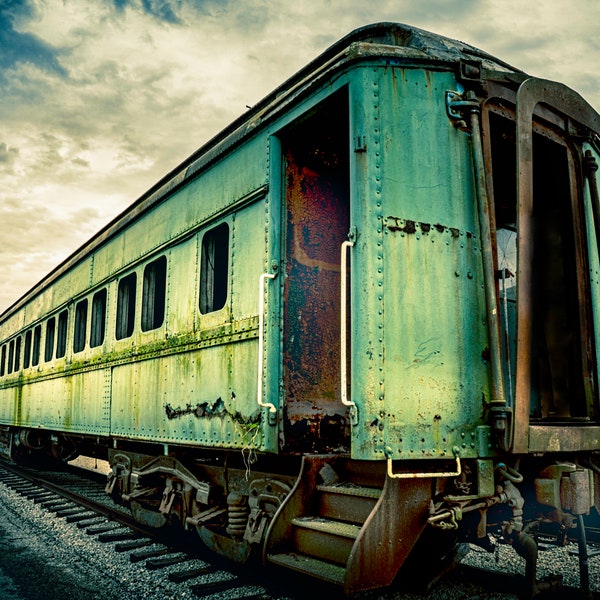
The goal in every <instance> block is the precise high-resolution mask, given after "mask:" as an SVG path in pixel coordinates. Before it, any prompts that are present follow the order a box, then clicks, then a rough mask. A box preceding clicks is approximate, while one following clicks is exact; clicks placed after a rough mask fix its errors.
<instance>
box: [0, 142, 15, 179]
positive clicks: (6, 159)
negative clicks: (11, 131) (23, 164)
mask: <svg viewBox="0 0 600 600" xmlns="http://www.w3.org/2000/svg"><path fill="white" fill-rule="evenodd" d="M18 156H19V151H18V150H17V148H9V147H8V146H7V145H6V144H4V143H0V172H5V173H13V172H14V163H15V161H16V159H17V158H18Z"/></svg>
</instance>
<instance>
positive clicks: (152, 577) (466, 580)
mask: <svg viewBox="0 0 600 600" xmlns="http://www.w3.org/2000/svg"><path fill="white" fill-rule="evenodd" d="M104 483H105V477H104V475H100V474H98V473H94V472H90V471H82V470H78V469H74V468H67V469H64V470H60V471H38V470H34V469H23V468H21V467H16V466H14V465H10V464H6V463H3V462H0V488H1V487H2V486H4V487H6V488H7V489H9V490H10V491H11V493H12V494H13V497H14V496H15V495H18V496H17V497H16V498H15V500H14V503H15V504H19V505H21V507H23V506H25V505H26V504H29V505H33V506H35V507H36V509H37V510H38V511H44V512H45V513H46V514H47V515H49V516H51V518H52V519H55V520H56V521H57V523H59V528H60V529H61V530H66V529H67V528H71V529H72V530H73V531H75V532H77V533H78V535H79V536H81V537H82V538H87V539H88V540H90V541H92V543H93V544H95V546H92V547H93V548H94V547H95V548H98V549H99V550H97V551H94V550H92V553H93V552H97V553H98V554H101V553H103V552H108V553H109V554H110V553H112V555H115V554H116V555H119V557H121V558H120V560H121V562H120V564H121V565H122V564H123V562H124V560H123V557H126V561H127V562H128V563H129V568H130V569H135V570H137V573H136V572H132V571H127V569H126V568H124V567H123V566H119V567H116V568H113V570H116V572H117V573H120V572H121V571H122V572H123V573H125V572H127V574H126V575H125V574H124V575H120V576H121V577H124V578H127V580H128V581H127V583H128V585H130V587H131V588H132V589H137V588H135V586H136V585H137V584H136V582H135V577H139V578H140V580H141V581H142V582H143V583H141V584H139V585H141V586H142V585H143V586H144V588H143V589H144V590H146V591H145V592H143V593H142V592H139V593H138V592H137V591H136V592H133V593H132V594H131V595H128V594H127V592H119V594H118V597H119V598H120V599H121V600H126V599H127V598H136V599H137V598H145V599H146V600H151V599H152V598H154V597H156V598H161V599H166V598H178V599H180V598H190V599H192V598H195V597H196V598H197V597H202V598H208V599H214V600H221V599H223V598H225V597H227V598H236V599H238V600H239V599H246V600H250V599H252V600H272V599H274V598H278V599H280V600H281V599H284V598H288V599H290V600H295V599H299V598H310V597H311V596H314V595H315V590H318V592H319V595H326V596H328V598H329V600H333V599H334V598H339V597H341V594H340V592H339V590H337V589H331V588H325V586H324V584H321V583H315V582H307V581H306V580H302V579H297V578H293V576H292V575H290V574H289V573H286V574H285V579H281V578H276V575H275V574H274V573H273V572H272V571H269V572H266V571H265V570H264V569H261V568H255V569H254V570H251V569H247V568H238V567H236V566H235V565H232V564H231V563H229V562H226V563H225V562H223V561H221V560H219V558H218V557H216V556H215V555H214V554H211V553H208V552H206V551H205V550H203V548H202V547H201V545H200V544H199V543H198V541H197V539H196V536H195V535H191V536H189V538H186V539H184V540H182V539H181V536H178V538H175V539H174V538H172V537H170V536H168V535H161V533H160V532H157V531H156V530H149V529H146V528H144V527H142V526H141V525H139V524H138V523H136V522H135V521H133V519H132V518H131V516H130V514H129V512H128V511H127V510H126V509H124V508H122V507H118V506H116V505H113V504H112V502H111V501H110V500H109V499H108V497H107V496H106V495H105V493H104ZM0 531H1V528H0ZM75 535H77V534H75ZM592 537H593V536H590V538H592ZM75 539H77V538H75ZM73 543H75V544H79V543H80V542H78V541H75V542H73ZM597 547H598V546H597V545H596V543H595V541H594V540H592V541H590V554H591V555H594V550H595V549H596V548H597ZM100 549H102V550H100ZM501 551H502V552H504V553H505V554H507V555H509V556H510V553H512V552H513V551H512V549H510V548H506V547H501ZM552 551H553V550H550V549H549V550H547V551H543V552H540V556H541V557H542V558H541V563H543V562H544V557H545V556H547V552H552ZM565 552H566V551H565ZM471 554H472V553H469V555H468V556H470V555H471ZM108 560H109V561H111V560H112V558H109V559H108ZM517 560H518V559H517ZM591 560H598V561H600V557H599V558H598V559H595V558H592V559H591ZM546 562H547V561H546ZM499 564H502V565H504V564H506V557H504V558H503V559H502V560H501V561H500V563H499ZM100 565H101V566H100V567H99V568H100V569H104V568H106V567H104V566H102V563H100ZM573 565H576V559H573ZM542 567H543V564H542ZM131 573H134V574H131ZM522 583H523V576H522V574H520V573H518V572H517V573H509V572H506V571H502V572H498V571H494V569H489V568H486V567H484V568H481V567H477V566H473V564H471V563H470V562H468V561H467V562H465V563H464V564H461V565H460V566H459V567H458V568H457V569H456V570H455V571H454V572H453V573H452V574H451V575H450V576H449V577H448V578H447V579H446V580H444V581H442V582H441V583H440V584H438V585H437V586H436V588H434V589H433V590H432V591H431V592H430V593H429V594H428V596H427V600H438V599H441V598H444V599H451V598H462V599H465V598H478V599H481V600H483V599H486V598H489V599H492V598H493V599H498V598H502V599H504V598H506V599H512V598H514V599H517V598H518V597H519V595H520V592H521V590H522ZM565 583H566V585H565V587H564V588H563V589H562V590H560V592H559V593H555V594H553V595H548V597H552V598H554V597H565V598H578V597H580V598H581V597H583V596H582V595H581V594H580V593H579V592H578V591H577V589H576V586H577V581H576V579H575V580H574V582H573V581H571V582H569V581H567V582H565ZM1 589H2V588H1V582H0V590H1ZM149 589H150V590H152V589H154V590H155V591H156V595H155V596H153V595H152V593H151V592H149V591H148V590H149ZM59 597H60V596H54V598H59ZM65 597H66V596H65ZM68 597H69V598H79V597H86V596H76V595H75V596H68ZM90 597H91V596H90ZM93 597H94V598H96V599H97V600H101V599H102V598H112V597H117V595H113V596H111V595H106V596H103V595H102V594H98V590H96V591H95V594H94V596H93ZM418 597H419V596H418V595H415V594H413V593H410V592H405V591H401V590H387V591H379V593H377V594H376V595H370V594H363V595H360V600H374V599H375V598H377V599H378V600H404V599H407V600H408V599H410V600H414V599H415V598H418ZM592 597H593V598H594V599H597V598H599V594H598V593H597V592H595V591H594V592H593V593H592Z"/></svg>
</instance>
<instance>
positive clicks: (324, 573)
mask: <svg viewBox="0 0 600 600" xmlns="http://www.w3.org/2000/svg"><path fill="white" fill-rule="evenodd" d="M267 560H268V561H269V562H270V563H273V564H276V565H279V566H282V567H287V568H288V569H293V570H294V571H297V572H299V573H304V574H308V575H312V576H314V577H318V578H319V579H322V580H323V581H327V582H329V583H333V584H335V585H342V586H343V585H344V579H345V577H346V569H345V568H344V567H340V566H339V565H334V564H332V563H329V562H326V561H324V560H319V559H318V558H313V557H312V556H306V555H305V554H298V553H297V552H287V553H283V554H268V555H267Z"/></svg>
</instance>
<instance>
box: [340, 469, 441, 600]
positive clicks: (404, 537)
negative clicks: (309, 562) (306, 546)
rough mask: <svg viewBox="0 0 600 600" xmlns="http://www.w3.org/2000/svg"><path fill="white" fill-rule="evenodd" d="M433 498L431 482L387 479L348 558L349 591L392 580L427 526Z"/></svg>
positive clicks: (375, 586) (345, 585) (349, 592)
mask: <svg viewBox="0 0 600 600" xmlns="http://www.w3.org/2000/svg"><path fill="white" fill-rule="evenodd" d="M430 500H431V482H430V481H427V480H420V481H418V480H398V479H389V478H387V479H386V481H385V486H384V488H383V493H382V496H381V498H380V500H379V502H378V503H377V505H376V506H375V508H374V509H373V512H372V513H371V515H370V516H369V518H368V519H367V521H366V522H365V524H364V526H363V528H362V530H361V532H360V534H359V536H358V537H357V538H356V541H355V543H354V547H353V548H352V552H351V553H350V557H349V558H348V563H347V572H346V581H345V584H344V589H345V591H346V593H347V594H351V593H354V592H356V591H365V590H367V589H374V588H377V587H386V586H388V585H390V584H391V583H392V581H393V580H394V578H395V577H396V574H397V573H398V570H399V569H400V567H401V566H402V565H403V564H404V561H405V560H406V558H407V556H408V554H409V553H410V551H411V550H412V548H413V546H414V545H415V543H416V542H417V540H418V539H419V536H420V535H421V532H422V531H423V529H424V527H425V523H426V520H427V511H428V507H429V502H430Z"/></svg>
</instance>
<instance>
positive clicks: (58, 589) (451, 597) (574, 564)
mask: <svg viewBox="0 0 600 600" xmlns="http://www.w3.org/2000/svg"><path fill="white" fill-rule="evenodd" d="M576 548H577V546H576V544H570V545H569V546H567V547H565V548H560V549H556V548H553V549H552V550H548V551H540V553H539V560H538V578H539V579H541V578H542V577H544V576H546V575H551V574H558V573H562V575H563V582H564V584H565V585H568V586H572V587H577V586H578V585H579V563H578V559H577V556H575V555H573V554H571V553H570V551H572V550H574V549H575V550H576ZM497 558H498V562H496V556H495V555H494V554H489V553H487V552H484V551H481V550H477V549H475V548H473V549H472V550H471V551H470V552H469V553H468V554H467V556H466V557H465V559H464V560H463V563H464V564H469V565H473V566H478V567H481V568H489V569H496V570H499V571H501V572H503V573H507V574H511V573H514V574H523V573H524V564H525V561H524V560H523V559H522V558H520V557H519V556H517V554H516V553H515V552H514V550H513V549H512V548H510V547H507V546H500V547H499V549H498V553H497ZM589 562H590V583H591V589H592V590H594V591H598V590H600V556H592V557H590V561H589ZM203 565H205V563H203V562H202V561H201V560H199V559H193V560H192V561H187V562H185V563H184V565H174V566H171V567H167V568H164V569H161V570H160V571H159V572H156V571H148V570H147V569H146V568H145V566H144V564H143V563H132V562H131V561H130V558H129V553H127V552H124V553H119V552H116V551H115V550H114V547H113V544H102V543H100V542H99V541H98V540H96V539H95V537H94V536H90V535H86V533H85V530H82V529H80V528H78V527H77V526H76V524H75V523H67V522H66V520H65V519H58V518H56V516H55V515H54V514H53V513H51V512H48V511H47V510H45V509H44V508H42V507H41V506H40V505H39V504H36V503H34V502H33V501H31V500H28V499H25V498H23V497H22V496H20V495H19V494H17V492H15V491H13V490H12V489H10V488H9V487H7V486H6V485H5V484H3V483H1V482H0V598H1V599H2V600H33V599H36V600H37V599H39V598H47V599H48V600H63V599H64V600H67V599H69V600H88V599H89V600H92V598H93V599H95V600H109V599H111V600H112V599H114V600H116V599H119V600H130V599H131V600H134V599H144V600H155V599H156V600H158V599H160V600H169V599H173V600H175V599H178V600H179V599H181V600H185V599H186V598H190V599H191V598H196V596H195V595H194V594H193V593H192V592H191V590H190V585H192V584H193V583H194V581H190V582H186V583H184V584H178V583H173V582H171V581H169V579H168V573H169V572H171V571H180V570H182V569H184V568H185V569H187V568H193V567H198V568H199V567H201V566H203ZM214 577H215V578H216V579H220V578H225V576H224V575H223V573H221V574H220V575H219V574H218V573H217V574H215V576H214ZM227 577H229V575H227ZM205 580H206V578H204V579H203V581H205ZM317 585H318V584H315V586H317ZM315 590H318V588H317V587H315ZM246 593H247V592H246ZM239 594H240V591H239V590H237V591H236V592H235V595H237V596H239ZM235 595H233V596H230V597H232V598H233V597H235ZM226 597H227V594H226V593H220V594H219V595H215V596H211V598H215V600H217V598H220V599H224V598H226ZM364 597H365V599H368V600H371V599H373V600H374V599H377V600H422V599H423V596H421V595H419V594H412V593H400V592H395V593H393V594H392V593H389V592H388V593H373V594H366V595H364ZM426 598H427V600H442V599H443V600H459V599H460V600H465V599H472V598H478V599H481V600H484V599H485V600H500V599H506V600H513V599H514V600H517V596H516V595H515V594H508V593H503V592H500V591H488V590H484V589H483V588H480V587H478V586H476V585H474V584H467V583H464V582H461V581H460V579H457V578H456V576H452V577H449V578H447V579H446V580H442V581H441V582H440V583H439V584H438V585H437V586H436V587H435V588H434V589H433V590H432V591H431V592H430V593H429V595H427V596H426Z"/></svg>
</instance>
